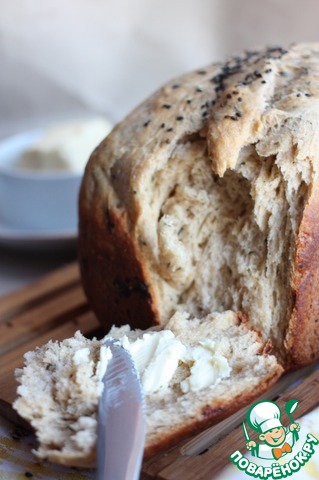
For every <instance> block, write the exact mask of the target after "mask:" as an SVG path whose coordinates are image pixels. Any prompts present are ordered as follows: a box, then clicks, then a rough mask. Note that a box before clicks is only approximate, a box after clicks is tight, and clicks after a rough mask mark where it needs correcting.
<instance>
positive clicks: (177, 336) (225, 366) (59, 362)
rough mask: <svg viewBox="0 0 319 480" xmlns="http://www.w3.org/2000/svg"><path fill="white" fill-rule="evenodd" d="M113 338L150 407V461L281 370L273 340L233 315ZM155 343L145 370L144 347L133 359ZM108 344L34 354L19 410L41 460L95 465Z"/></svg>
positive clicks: (182, 318)
mask: <svg viewBox="0 0 319 480" xmlns="http://www.w3.org/2000/svg"><path fill="white" fill-rule="evenodd" d="M108 336H111V337H113V338H118V339H121V340H122V341H123V346H124V347H125V348H128V349H129V350H130V352H131V354H132V356H133V359H134V360H135V362H136V365H137V368H138V370H139V374H140V378H141V381H142V384H143V388H144V392H145V401H146V420H147V437H146V446H145V456H146V457H148V456H150V455H152V454H154V453H156V452H159V451H161V450H163V449H166V448H168V447H170V446H172V445H173V444H175V443H176V442H178V441H179V440H180V439H182V438H185V437H187V436H188V435H190V434H191V433H195V432H196V431H198V430H201V429H203V428H205V427H208V426H209V425H212V424H213V423H215V422H217V421H218V420H221V419H222V418H224V417H226V416H227V415H229V414H230V413H232V412H234V411H235V410H237V409H239V408H241V407H243V406H244V405H246V404H248V403H250V402H251V401H252V400H253V399H254V398H256V396H258V395H259V394H261V393H262V392H264V391H265V390H266V389H267V388H268V387H269V385H271V384H272V383H273V382H274V381H275V380H276V379H277V378H278V377H279V375H280V374H281V373H282V367H281V366H280V365H279V364H278V363H277V360H276V358H275V357H274V356H272V355H270V354H269V351H270V344H269V342H267V343H266V344H264V343H263V342H262V340H261V335H260V334H259V333H258V332H256V330H255V329H251V328H250V327H249V326H248V324H247V322H246V319H245V318H244V316H243V315H241V314H236V313H234V312H224V313H221V314H211V315H208V316H207V317H206V318H202V319H196V318H189V315H188V314H186V313H184V312H177V313H176V314H175V315H174V316H173V317H172V318H171V319H170V321H169V322H168V323H167V326H166V329H164V330H161V331H159V329H158V328H157V329H156V328H155V329H154V328H153V329H149V330H148V331H146V332H145V331H141V330H137V331H134V330H130V327H128V326H123V327H121V328H115V327H113V328H112V330H111V331H110V332H109V335H108ZM150 340H152V341H154V343H153V344H152V349H151V351H152V352H154V353H153V354H152V355H151V357H150V358H148V357H146V364H145V354H143V353H142V352H143V351H144V350H139V353H138V354H137V358H136V356H134V355H135V354H134V352H136V346H137V341H138V342H140V343H142V342H147V341H150ZM102 345H103V339H102V340H96V339H93V340H88V339H86V338H84V337H83V336H82V335H81V334H80V332H77V333H76V335H75V337H73V338H70V339H66V340H64V341H62V342H60V343H59V342H52V341H50V342H49V343H48V344H46V345H44V346H42V347H41V348H38V349H36V350H35V351H34V352H29V353H27V354H26V355H25V366H24V368H23V369H22V370H19V371H18V372H17V378H18V381H19V383H20V386H19V387H18V398H17V400H16V401H15V403H14V408H15V409H16V410H17V411H18V413H19V414H20V415H21V416H22V417H23V418H25V419H26V420H28V421H29V422H30V423H31V425H32V426H33V427H34V429H35V432H36V435H37V438H38V441H39V447H38V450H37V451H36V452H35V453H36V454H37V456H39V457H40V458H47V459H49V460H51V461H53V462H58V463H62V464H66V465H71V466H82V467H91V466H94V463H95V446H96V438H97V407H98V398H99V395H100V394H101V392H102V389H103V384H102V383H101V378H102V375H103V372H102V371H101V370H102V367H101V365H102V363H103V362H101V361H100V358H101V353H100V352H101V347H102ZM132 345H134V347H133V348H132ZM104 348H105V347H104ZM165 349H166V351H167V355H164V357H165V358H166V360H164V357H163V351H165ZM149 350H150V349H148V351H149ZM177 352H179V353H178V355H177ZM160 355H161V356H160ZM141 359H142V362H141ZM156 361H157V362H160V365H155V363H156ZM167 367H169V372H167ZM173 367H174V368H173ZM106 368H107V367H106ZM154 368H155V369H157V375H154ZM152 369H153V370H152ZM155 380H156V382H159V383H156V382H155Z"/></svg>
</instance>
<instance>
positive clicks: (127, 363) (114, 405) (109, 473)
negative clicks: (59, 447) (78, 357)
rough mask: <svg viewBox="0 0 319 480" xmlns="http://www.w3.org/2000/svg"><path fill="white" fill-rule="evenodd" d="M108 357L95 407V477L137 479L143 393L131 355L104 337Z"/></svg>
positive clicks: (143, 429) (141, 447)
mask: <svg viewBox="0 0 319 480" xmlns="http://www.w3.org/2000/svg"><path fill="white" fill-rule="evenodd" d="M103 345H105V346H106V347H109V348H110V350H111V352H112V358H111V359H110V360H109V362H108V365H107V369H106V372H105V374H104V377H103V379H102V382H103V384H104V388H103V392H102V394H101V396H100V399H99V408H98V442H97V479H98V480H137V479H138V478H139V476H140V471H141V465H142V459H143V451H144V444H145V434H146V421H145V414H144V395H143V391H142V386H141V383H140V381H139V378H138V374H137V371H136V368H135V366H134V362H133V360H132V357H131V355H130V354H129V352H128V351H127V350H125V349H124V348H123V347H122V346H121V344H120V342H119V341H118V340H114V339H106V340H105V341H104V342H103Z"/></svg>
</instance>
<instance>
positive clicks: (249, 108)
mask: <svg viewBox="0 0 319 480" xmlns="http://www.w3.org/2000/svg"><path fill="white" fill-rule="evenodd" d="M318 128H319V44H304V45H296V46H293V47H291V48H289V49H288V50H284V49H282V48H270V49H265V50H263V51H258V52H246V53H244V54H243V55H241V56H235V57H233V58H231V59H230V60H229V61H227V62H226V63H219V64H215V65H212V66H209V67H207V68H205V69H203V70H198V71H195V72H193V73H190V74H186V75H184V76H181V77H180V78H178V79H176V80H174V81H172V82H169V83H168V84H167V85H165V86H164V87H163V88H162V89H161V90H159V91H158V92H156V93H155V94H154V95H153V96H152V97H151V98H149V99H147V100H146V101H145V102H144V103H143V104H142V105H140V106H139V107H138V108H137V109H136V110H135V111H134V112H133V113H132V114H131V115H129V116H128V117H127V118H126V119H125V120H123V122H122V123H120V124H119V125H118V126H117V127H116V128H115V129H114V130H113V132H112V133H111V134H110V135H109V136H108V137H107V138H106V139H105V140H104V141H103V142H102V144H101V145H100V146H99V147H98V148H97V149H96V150H95V151H94V153H93V154H92V156H91V159H90V162H89V163H88V166H87V168H86V173H85V176H84V180H83V184H82V188H81V194H80V231H79V252H80V262H81V271H82V279H83V284H84V287H85V291H86V293H87V296H88V298H89V301H90V303H91V306H92V308H93V309H94V311H95V312H96V314H97V316H98V317H99V319H100V320H101V322H102V323H103V324H104V325H105V327H106V328H107V329H108V328H110V327H111V325H112V324H113V323H114V322H115V323H116V324H117V325H121V324H126V323H130V325H131V326H133V327H137V328H142V329H144V328H147V327H149V326H151V325H155V324H160V325H165V324H166V322H167V321H168V319H169V318H170V316H171V315H172V314H173V313H174V312H175V310H176V309H178V308H184V309H186V310H187V311H189V312H191V313H192V314H193V315H196V316H197V317H201V316H204V315H207V314H208V313H209V312H211V311H218V312H223V311H225V310H234V311H237V310H240V311H243V312H244V313H245V314H246V315H247V316H248V317H249V318H250V321H251V322H252V324H253V325H254V326H255V327H256V328H258V329H259V330H260V331H261V332H262V335H263V339H264V340H265V339H267V338H270V339H271V341H272V343H273V345H274V349H275V352H276V355H277V356H278V358H280V361H281V362H282V363H283V364H284V365H285V366H286V367H291V366H301V365H304V364H307V363H310V362H311V361H313V360H315V359H316V358H318V356H319V340H318V336H319V328H318V326H317V325H318V323H317V322H318V318H319V302H318V301H317V292H318V286H319V248H318V244H319V207H318V205H319V203H318V199H319V182H318V167H319V136H318Z"/></svg>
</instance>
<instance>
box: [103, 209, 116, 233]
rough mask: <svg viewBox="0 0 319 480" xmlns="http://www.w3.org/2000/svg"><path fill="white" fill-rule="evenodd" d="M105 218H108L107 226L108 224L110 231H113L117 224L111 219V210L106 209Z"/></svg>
mask: <svg viewBox="0 0 319 480" xmlns="http://www.w3.org/2000/svg"><path fill="white" fill-rule="evenodd" d="M104 218H105V220H106V226H107V229H108V231H109V232H110V233H113V230H114V227H115V224H114V222H113V221H112V219H111V216H110V212H109V210H106V212H104Z"/></svg>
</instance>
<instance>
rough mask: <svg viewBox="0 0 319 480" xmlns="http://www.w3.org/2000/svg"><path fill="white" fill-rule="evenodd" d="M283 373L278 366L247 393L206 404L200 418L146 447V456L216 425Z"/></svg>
mask: <svg viewBox="0 0 319 480" xmlns="http://www.w3.org/2000/svg"><path fill="white" fill-rule="evenodd" d="M282 373H283V369H282V367H280V366H278V367H277V370H275V371H272V372H271V373H270V374H269V375H268V377H266V379H264V382H263V383H262V384H260V385H258V387H257V388H255V389H254V390H250V391H249V392H246V393H245V395H239V396H237V397H234V398H232V399H231V400H230V401H229V402H227V403H225V402H220V405H218V403H215V405H214V407H213V408H212V407H211V406H210V405H205V406H204V407H202V408H201V412H200V413H199V417H201V418H200V419H196V420H193V422H192V423H189V424H188V425H186V426H184V427H183V428H179V429H178V430H174V431H172V432H171V434H167V435H166V436H165V438H163V439H156V441H155V442H154V443H153V444H150V445H148V446H147V447H146V449H145V452H144V458H146V459H147V458H149V457H152V456H154V455H156V454H158V453H160V452H163V451H165V450H167V449H169V448H171V447H173V446H174V445H176V444H177V443H179V442H180V441H182V440H183V439H185V438H187V437H189V436H191V435H195V434H196V433H199V432H201V431H203V430H205V429H206V428H209V427H211V426H213V425H215V424H216V423H218V422H220V421H222V420H224V419H225V418H227V417H229V416H230V415H232V414H233V413H235V412H237V411H238V410H240V409H241V408H243V407H245V406H246V405H249V404H250V403H251V402H252V401H254V400H256V398H258V397H259V396H260V395H262V394H263V393H264V392H266V391H267V390H268V389H269V388H270V387H271V386H272V385H273V384H274V383H275V382H276V381H277V380H278V378H279V377H280V375H282Z"/></svg>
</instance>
